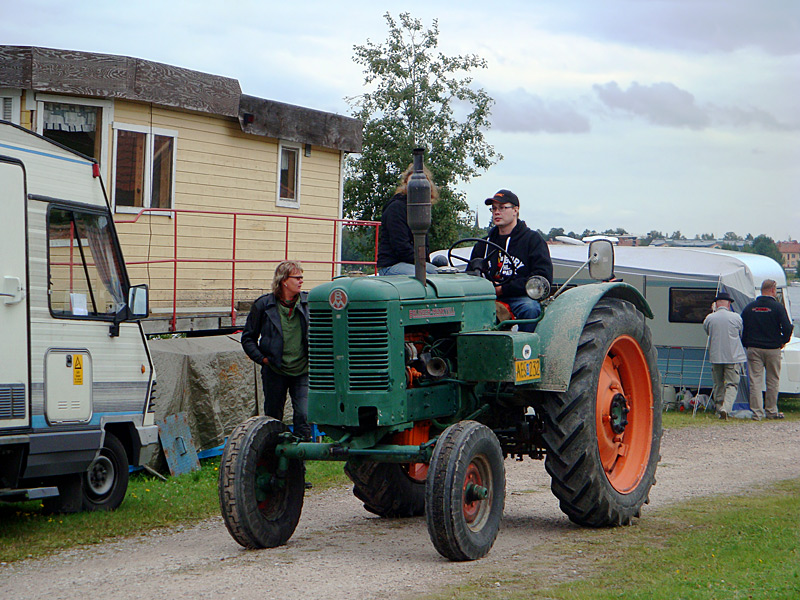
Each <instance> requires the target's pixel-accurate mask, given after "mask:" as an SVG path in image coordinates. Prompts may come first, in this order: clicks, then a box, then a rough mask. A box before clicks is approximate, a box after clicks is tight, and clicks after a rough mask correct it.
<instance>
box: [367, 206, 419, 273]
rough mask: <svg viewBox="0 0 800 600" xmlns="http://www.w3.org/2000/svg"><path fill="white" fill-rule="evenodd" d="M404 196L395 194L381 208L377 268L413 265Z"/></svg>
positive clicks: (412, 239)
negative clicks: (398, 264) (399, 264)
mask: <svg viewBox="0 0 800 600" xmlns="http://www.w3.org/2000/svg"><path fill="white" fill-rule="evenodd" d="M406 211H407V204H406V195H405V194H395V195H394V196H392V197H391V198H390V199H389V202H387V203H386V206H384V207H383V215H382V216H381V231H380V234H379V237H378V268H379V269H382V268H383V267H391V266H392V265H396V264H397V263H409V264H412V265H413V264H414V254H415V253H414V234H412V233H411V228H410V227H409V226H408V217H407V214H406ZM425 260H428V238H427V236H426V237H425Z"/></svg>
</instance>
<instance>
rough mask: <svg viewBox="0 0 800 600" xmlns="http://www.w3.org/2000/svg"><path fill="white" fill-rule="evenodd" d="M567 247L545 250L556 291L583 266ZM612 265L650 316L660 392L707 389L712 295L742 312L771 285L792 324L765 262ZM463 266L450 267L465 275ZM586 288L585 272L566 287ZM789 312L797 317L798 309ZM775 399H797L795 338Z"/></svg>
mask: <svg viewBox="0 0 800 600" xmlns="http://www.w3.org/2000/svg"><path fill="white" fill-rule="evenodd" d="M598 237H605V236H598ZM567 241H568V242H569V243H565V244H549V245H548V248H549V250H550V256H551V258H552V260H553V279H554V283H555V284H563V283H564V282H565V281H566V280H567V279H568V278H569V277H570V276H571V275H572V274H574V273H575V270H576V269H577V268H578V267H579V266H580V265H582V264H583V263H584V262H585V261H586V245H585V244H584V243H583V242H581V241H579V240H571V239H569V238H567ZM587 241H588V239H587ZM471 250H472V248H471V247H470V248H458V249H455V250H453V253H454V254H457V255H458V256H461V257H464V258H466V259H468V258H469V256H470V252H471ZM436 256H444V257H446V256H447V251H446V250H440V251H438V252H434V253H433V255H432V259H433V257H436ZM614 261H615V266H614V274H615V275H616V277H618V278H620V279H622V280H623V281H625V282H626V283H629V284H631V285H633V286H634V287H635V288H636V289H638V290H639V291H640V292H641V293H642V295H643V296H644V297H645V298H646V299H647V302H648V303H649V304H650V308H651V309H652V310H653V313H654V315H655V317H654V319H653V320H652V321H651V322H650V323H649V324H648V325H649V326H650V330H651V332H652V334H653V341H654V342H655V344H656V346H657V348H658V368H659V371H660V372H661V380H662V383H663V384H665V385H670V386H674V387H676V388H681V387H685V388H688V389H691V390H693V391H696V389H697V388H698V387H701V388H704V389H705V388H711V386H712V380H711V365H710V363H709V362H708V356H707V354H706V348H707V341H708V337H707V336H706V333H705V331H704V330H703V319H704V318H705V316H706V315H707V314H708V313H709V312H710V309H711V303H712V302H713V300H714V296H715V295H716V292H717V290H719V289H721V288H723V287H724V288H725V290H726V291H728V293H730V294H731V295H732V296H733V297H734V299H735V302H734V304H733V308H734V310H735V311H736V312H741V310H742V309H743V308H744V307H745V305H747V303H749V302H750V301H751V300H754V299H755V297H756V296H758V295H759V294H760V288H761V282H762V281H764V279H774V280H775V281H776V282H777V284H778V300H779V301H780V302H781V303H782V304H783V305H784V307H785V308H786V311H787V313H788V314H789V319H790V320H791V319H792V308H793V307H792V306H791V305H790V301H789V296H788V294H787V292H786V274H785V273H784V271H783V269H782V268H781V266H780V265H779V264H778V263H777V262H775V261H774V260H772V259H771V258H768V257H766V256H761V255H759V254H749V253H745V252H729V251H725V250H716V249H710V248H675V247H667V248H664V247H652V246H615V247H614ZM465 262H466V261H457V262H455V263H454V264H455V265H456V266H457V267H458V268H463V267H464V263H465ZM589 281H590V280H589V278H588V274H586V272H585V271H584V272H582V273H579V274H578V275H577V276H576V277H575V278H574V279H573V280H572V281H571V282H570V285H573V284H575V285H580V284H584V283H588V282H589ZM794 309H795V311H800V307H794ZM780 392H781V393H785V394H798V393H800V338H799V337H793V338H792V341H791V342H789V343H788V344H787V345H786V346H785V347H784V349H783V352H782V365H781V381H780Z"/></svg>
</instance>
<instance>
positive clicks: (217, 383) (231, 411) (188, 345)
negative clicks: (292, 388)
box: [148, 335, 261, 450]
mask: <svg viewBox="0 0 800 600" xmlns="http://www.w3.org/2000/svg"><path fill="white" fill-rule="evenodd" d="M148 345H149V347H150V353H151V355H152V357H153V363H154V366H155V370H156V377H157V380H158V385H157V386H156V394H155V402H156V414H155V417H156V421H157V422H162V421H164V419H165V417H166V416H168V415H175V414H178V413H181V412H183V413H186V417H187V420H188V423H189V427H190V430H191V432H192V440H193V442H194V445H195V447H196V448H197V450H207V449H210V448H215V447H217V446H219V445H221V444H222V443H223V442H224V441H225V438H226V437H227V436H228V434H229V433H230V432H231V431H232V430H233V428H234V427H236V425H238V424H239V423H241V422H242V421H244V420H245V419H247V418H248V417H251V416H253V415H254V414H256V413H257V405H256V402H257V401H258V402H259V403H261V377H260V372H259V371H258V368H257V366H256V365H255V364H254V363H253V361H251V360H250V359H249V358H248V357H247V355H246V354H245V353H244V351H243V350H242V346H241V344H240V343H239V337H238V336H223V335H220V336H209V337H202V338H179V339H168V340H161V339H154V340H150V341H149V342H148Z"/></svg>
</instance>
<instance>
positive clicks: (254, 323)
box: [242, 260, 311, 439]
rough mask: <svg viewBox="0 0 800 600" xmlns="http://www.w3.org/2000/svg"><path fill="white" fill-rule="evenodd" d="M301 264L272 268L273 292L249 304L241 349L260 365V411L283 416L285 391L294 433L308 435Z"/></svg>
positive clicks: (305, 311)
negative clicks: (273, 272)
mask: <svg viewBox="0 0 800 600" xmlns="http://www.w3.org/2000/svg"><path fill="white" fill-rule="evenodd" d="M302 287H303V268H302V267H301V266H300V263H298V262H297V261H294V260H286V261H283V262H282V263H280V264H279V265H278V266H277V268H276V269H275V275H274V277H273V279H272V293H270V294H264V295H263V296H261V297H260V298H259V299H258V300H256V301H255V302H254V303H253V306H252V308H251V309H250V314H249V315H247V322H246V323H245V326H244V329H243V330H242V348H243V349H244V351H245V352H246V353H247V356H249V357H250V358H251V359H252V360H253V362H255V363H256V364H258V365H260V366H261V383H262V385H263V389H264V413H265V414H266V415H267V416H270V417H274V418H275V419H278V420H279V421H282V420H283V409H284V406H285V405H286V392H287V391H288V392H289V396H290V397H291V399H292V419H293V421H294V432H295V434H296V435H297V436H299V437H301V438H303V439H310V438H311V425H309V423H308V320H309V319H308V293H307V292H303V291H302Z"/></svg>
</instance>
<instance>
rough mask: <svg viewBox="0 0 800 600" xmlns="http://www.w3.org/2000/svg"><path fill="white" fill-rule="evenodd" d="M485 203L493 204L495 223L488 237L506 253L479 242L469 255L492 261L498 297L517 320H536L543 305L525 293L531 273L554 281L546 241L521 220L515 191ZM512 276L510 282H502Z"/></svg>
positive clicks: (524, 327)
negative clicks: (526, 283) (501, 282)
mask: <svg viewBox="0 0 800 600" xmlns="http://www.w3.org/2000/svg"><path fill="white" fill-rule="evenodd" d="M486 205H487V206H490V207H491V209H490V210H491V211H492V223H493V224H494V227H492V229H491V230H489V236H488V238H487V239H488V240H489V241H490V242H494V243H495V244H497V245H498V246H500V247H501V248H503V249H504V250H505V253H501V252H499V251H498V250H497V248H494V247H492V246H489V245H488V244H480V243H479V244H476V245H475V247H474V248H473V249H472V255H471V256H470V258H471V259H472V258H486V259H488V260H489V279H491V280H492V281H494V282H495V286H494V290H495V294H497V299H498V300H499V301H500V302H505V303H506V304H507V305H508V307H509V308H510V309H511V312H512V313H513V314H514V316H515V317H516V318H517V319H535V318H537V317H538V316H539V315H541V314H542V307H541V305H540V304H539V303H538V302H537V301H536V300H533V299H531V298H529V297H528V295H527V294H526V293H525V282H526V281H528V278H529V277H530V276H531V275H541V276H542V277H544V278H545V279H547V281H548V282H550V283H551V284H552V283H553V262H552V261H551V260H550V251H549V250H548V249H547V244H546V243H545V241H544V239H543V238H542V236H541V235H540V234H539V232H538V231H534V230H533V229H530V228H529V227H528V226H527V225H526V224H525V221H520V220H519V198H517V195H516V194H515V193H513V192H511V191H509V190H500V191H499V192H497V193H496V194H495V195H494V196H492V197H491V198H487V199H486ZM515 267H516V269H515ZM512 273H513V277H512ZM509 277H511V279H509V280H508V281H507V282H505V283H503V284H502V285H501V284H500V283H499V282H500V281H502V280H503V279H506V278H509ZM535 327H536V326H535V325H531V324H523V325H520V327H519V328H520V330H522V331H531V332H532V331H533V330H534V329H535Z"/></svg>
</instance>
